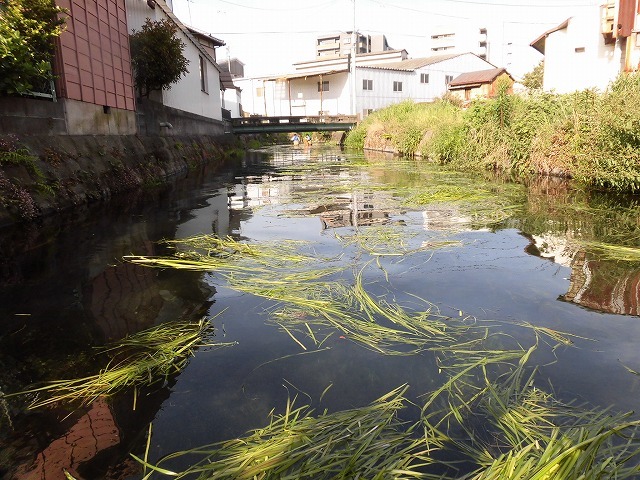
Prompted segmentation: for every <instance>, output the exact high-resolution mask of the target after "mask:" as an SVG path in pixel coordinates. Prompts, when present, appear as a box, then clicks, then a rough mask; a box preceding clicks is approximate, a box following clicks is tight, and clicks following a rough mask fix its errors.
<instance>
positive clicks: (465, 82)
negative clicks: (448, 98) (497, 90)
mask: <svg viewBox="0 0 640 480" xmlns="http://www.w3.org/2000/svg"><path fill="white" fill-rule="evenodd" d="M503 73H506V74H507V75H509V72H507V70H506V69H505V68H491V69H489V70H478V71H475V72H466V73H462V74H460V75H458V76H457V77H456V78H454V79H453V80H452V81H451V82H450V83H449V88H450V89H455V88H462V87H471V86H480V85H482V84H484V83H491V82H493V81H494V80H495V79H496V78H498V77H499V76H500V75H502V74H503ZM509 77H510V78H511V79H512V80H513V77H511V75H509Z"/></svg>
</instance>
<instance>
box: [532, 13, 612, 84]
mask: <svg viewBox="0 0 640 480" xmlns="http://www.w3.org/2000/svg"><path fill="white" fill-rule="evenodd" d="M582 48H584V52H579V51H578V52H577V51H576V49H582ZM621 61H622V52H621V51H620V47H619V43H618V42H616V43H615V44H612V45H605V43H604V37H603V36H602V34H601V33H600V10H599V8H594V9H593V13H592V14H591V15H589V16H582V17H574V18H571V19H570V20H569V25H568V26H567V28H565V29H562V30H558V31H556V32H553V33H551V34H549V36H548V37H547V38H546V41H545V56H544V89H545V90H546V91H555V92H556V93H569V92H574V91H577V90H584V89H587V88H597V89H600V90H604V89H606V87H607V85H608V84H609V83H610V82H611V81H612V80H614V79H615V78H616V77H617V76H618V74H619V73H620V70H621Z"/></svg>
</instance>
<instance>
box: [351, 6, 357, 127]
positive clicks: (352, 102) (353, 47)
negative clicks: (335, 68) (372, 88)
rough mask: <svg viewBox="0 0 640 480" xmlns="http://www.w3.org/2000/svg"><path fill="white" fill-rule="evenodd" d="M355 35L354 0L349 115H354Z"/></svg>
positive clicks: (354, 7)
mask: <svg viewBox="0 0 640 480" xmlns="http://www.w3.org/2000/svg"><path fill="white" fill-rule="evenodd" d="M356 42H357V35H356V0H353V32H351V51H352V52H353V54H352V55H351V114H352V115H357V113H356V55H357V53H358V51H357V49H356Z"/></svg>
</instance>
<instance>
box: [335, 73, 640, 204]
mask: <svg viewBox="0 0 640 480" xmlns="http://www.w3.org/2000/svg"><path fill="white" fill-rule="evenodd" d="M504 87H505V85H499V86H498V87H497V91H498V93H497V95H496V97H495V98H493V99H489V100H487V99H482V100H476V101H474V102H472V103H471V105H470V106H469V108H468V109H467V110H465V111H462V110H461V109H459V108H458V107H456V106H454V105H448V106H444V105H443V104H445V103H446V102H445V101H437V102H435V103H434V104H410V103H407V102H405V103H402V104H399V105H393V106H391V107H388V108H386V109H383V110H380V111H378V112H374V113H373V114H371V115H369V116H368V117H367V119H365V121H363V122H362V123H361V124H360V125H359V126H358V127H357V128H356V129H354V130H353V131H352V133H351V134H350V135H349V137H348V138H347V145H350V146H352V147H356V148H363V147H365V146H366V147H368V148H373V149H375V148H376V146H377V145H379V144H381V143H384V142H391V143H392V144H394V145H395V146H396V147H397V148H398V150H399V151H400V152H403V153H405V154H409V155H413V154H420V155H422V156H426V157H429V158H431V159H432V160H435V161H437V162H440V163H446V164H449V165H451V166H453V167H456V168H459V169H466V170H499V171H506V172H512V173H515V174H517V175H520V176H526V175H530V174H545V175H546V174H552V175H563V176H569V177H573V178H576V179H577V180H579V181H580V182H581V183H582V184H585V185H588V186H593V187H604V188H611V189H615V190H620V191H632V192H637V191H640V133H638V132H640V73H638V72H635V73H623V74H621V75H620V76H619V77H618V78H617V79H616V80H615V81H614V82H612V83H611V84H610V85H609V87H608V88H607V89H606V90H605V91H604V92H596V91H592V90H585V91H581V92H576V93H572V94H563V95H556V94H549V93H541V92H530V93H528V94H522V95H513V94H510V93H508V90H507V89H506V88H504ZM404 125H407V126H406V127H405V126H404Z"/></svg>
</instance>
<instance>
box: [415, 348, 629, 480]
mask: <svg viewBox="0 0 640 480" xmlns="http://www.w3.org/2000/svg"><path fill="white" fill-rule="evenodd" d="M534 349H535V346H534V347H531V348H530V349H529V350H527V351H526V352H524V353H522V352H521V354H520V359H519V360H518V361H517V363H513V364H512V366H511V368H510V369H509V370H508V371H507V373H504V374H503V375H501V376H498V377H497V378H493V379H492V378H490V377H489V376H488V375H487V370H486V362H485V361H484V360H479V359H476V360H475V361H471V362H462V363H459V364H458V365H454V368H453V370H452V372H451V374H450V376H449V378H448V380H447V381H445V382H444V384H443V385H442V386H441V387H440V388H438V389H437V390H436V391H434V392H432V393H431V394H430V396H429V397H428V398H427V401H426V403H425V404H424V406H423V415H422V419H421V422H422V423H423V428H424V430H425V431H427V432H429V435H428V437H427V440H425V439H421V440H419V441H420V442H425V441H426V442H427V443H429V444H430V445H432V444H433V439H438V445H437V446H438V448H439V449H441V450H445V451H451V452H456V453H457V458H458V459H459V460H458V461H459V464H465V465H468V464H469V463H472V464H476V467H475V468H471V469H469V468H468V467H467V468H466V470H467V471H466V472H460V471H457V472H456V474H455V478H462V479H465V480H490V479H491V480H493V479H495V480H498V479H499V480H504V479H513V480H516V479H517V480H533V479H535V480H543V479H546V480H549V479H552V478H558V479H560V478H562V479H565V478H567V479H568V478H571V479H573V478H580V479H602V478H610V479H613V478H615V479H627V478H635V477H636V476H637V475H638V474H639V473H640V469H639V468H638V461H639V460H640V438H639V437H638V435H637V434H638V433H639V431H638V428H639V427H640V421H630V420H629V419H628V417H629V414H614V413H611V412H609V411H608V410H606V409H605V410H601V409H595V408H593V409H589V408H587V407H581V406H575V405H569V404H564V403H562V402H559V401H558V400H556V399H555V398H554V397H553V395H551V394H550V393H547V392H544V391H543V390H541V389H540V388H538V387H536V386H535V378H536V375H537V370H536V369H530V368H527V367H526V365H527V362H528V361H529V358H530V355H531V353H532V352H533V351H534ZM513 360H515V358H512V359H510V360H509V359H507V358H506V357H505V358H504V359H502V360H501V363H502V364H503V365H505V366H508V365H509V364H510V362H511V361H513ZM503 362H504V363H503ZM474 371H476V372H477V371H480V372H482V373H481V375H475V376H474V375H471V374H472V372H474ZM474 379H475V380H477V379H482V381H481V382H480V383H474ZM437 405H440V407H437ZM448 466H449V467H451V468H454V469H455V468H456V467H455V465H453V464H451V463H450V464H449V465H448ZM429 478H434V477H429ZM441 478H445V477H441ZM446 478H452V477H450V476H446Z"/></svg>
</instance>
